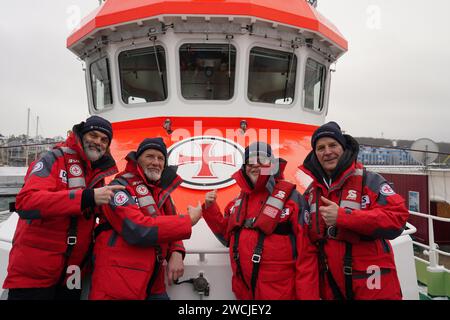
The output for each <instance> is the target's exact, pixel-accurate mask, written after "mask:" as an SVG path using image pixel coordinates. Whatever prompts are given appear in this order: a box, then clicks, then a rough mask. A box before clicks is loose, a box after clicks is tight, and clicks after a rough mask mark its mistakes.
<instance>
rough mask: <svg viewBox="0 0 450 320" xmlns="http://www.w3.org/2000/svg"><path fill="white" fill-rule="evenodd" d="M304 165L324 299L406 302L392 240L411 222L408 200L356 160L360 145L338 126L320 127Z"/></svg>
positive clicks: (310, 221) (310, 231) (302, 167)
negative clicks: (397, 300) (408, 220)
mask: <svg viewBox="0 0 450 320" xmlns="http://www.w3.org/2000/svg"><path fill="white" fill-rule="evenodd" d="M311 146H312V148H313V151H311V153H310V154H309V155H308V156H307V157H306V159H305V161H304V163H303V165H302V166H301V167H300V169H301V170H303V171H304V172H305V173H307V174H308V175H309V176H311V178H312V179H313V182H312V183H311V185H310V186H309V188H308V189H307V190H306V191H305V198H306V199H307V201H308V202H309V205H310V208H311V210H310V214H309V217H308V218H307V219H306V220H307V221H308V225H309V227H308V230H309V232H308V233H309V236H310V239H311V241H312V242H313V243H314V244H315V245H316V246H317V253H318V257H319V259H318V260H319V265H320V289H321V297H322V298H323V299H339V300H351V299H383V300H384V299H401V298H402V293H401V289H400V284H399V280H398V277H397V272H396V268H395V262H394V255H393V252H392V247H391V245H390V243H389V241H387V240H390V239H395V238H396V237H397V236H399V235H400V234H401V233H402V231H403V227H404V226H405V223H406V220H407V218H408V214H409V213H408V210H407V209H406V207H405V203H404V200H403V198H402V197H401V196H399V195H398V194H396V193H395V191H394V190H393V189H392V187H391V186H390V185H389V184H388V183H387V181H386V180H385V179H384V178H383V177H382V176H380V175H378V174H376V173H373V172H369V171H366V170H365V168H364V167H363V165H362V164H361V163H359V162H357V161H356V158H357V156H358V151H359V145H358V143H357V142H356V140H355V139H353V138H352V137H351V136H349V135H344V134H342V131H341V128H340V127H339V125H338V124H337V123H335V122H329V123H327V124H324V125H323V126H321V127H320V128H318V129H317V130H316V131H315V132H314V134H313V136H312V139H311Z"/></svg>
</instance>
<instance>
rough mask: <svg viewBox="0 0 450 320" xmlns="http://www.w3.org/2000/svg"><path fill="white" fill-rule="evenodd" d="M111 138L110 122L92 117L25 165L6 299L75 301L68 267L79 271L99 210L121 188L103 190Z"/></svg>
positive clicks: (110, 167)
mask: <svg viewBox="0 0 450 320" xmlns="http://www.w3.org/2000/svg"><path fill="white" fill-rule="evenodd" d="M112 135H113V134H112V127H111V124H110V123H109V121H107V120H105V119H103V118H101V117H98V116H92V117H90V118H88V119H87V120H86V122H81V123H80V124H78V125H75V126H74V127H73V130H72V132H71V133H70V135H69V136H68V138H67V140H66V141H65V142H63V143H61V144H59V145H58V146H56V147H55V148H53V149H52V150H51V151H49V152H47V153H46V154H45V155H44V156H43V157H42V158H40V159H39V160H37V161H35V162H33V163H32V164H31V165H30V167H29V169H28V172H27V175H26V177H25V184H24V186H23V188H22V189H21V190H20V192H19V194H18V195H17V198H16V211H17V213H18V214H19V216H20V219H19V221H18V224H17V228H16V232H15V235H14V239H13V247H12V249H11V252H10V256H9V265H8V275H7V277H6V279H5V282H4V283H3V288H5V289H9V294H8V299H10V300H21V299H26V300H30V299H39V300H43V299H79V298H80V292H81V290H80V288H76V287H75V288H68V286H67V281H65V279H66V277H67V274H66V270H67V267H68V266H72V267H73V266H77V267H78V268H82V264H83V261H86V257H87V253H88V248H89V246H90V244H91V241H92V231H93V228H94V223H95V215H96V213H97V211H96V210H97V208H98V206H100V205H103V204H106V203H108V202H109V199H110V197H112V194H113V190H116V189H118V188H120V189H122V188H123V187H122V186H113V187H109V186H104V178H105V177H107V176H109V175H112V174H114V173H117V168H116V164H115V161H114V159H113V158H112V157H111V155H110V153H109V145H110V143H111V139H112ZM69 270H70V269H69ZM70 289H71V290H70Z"/></svg>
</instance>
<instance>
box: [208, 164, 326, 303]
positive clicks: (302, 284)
mask: <svg viewBox="0 0 450 320" xmlns="http://www.w3.org/2000/svg"><path fill="white" fill-rule="evenodd" d="M233 179H235V180H236V182H237V184H238V185H239V186H240V187H241V190H242V191H241V194H240V195H239V196H238V197H237V198H236V199H235V200H233V201H231V202H230V203H229V204H228V205H227V206H226V209H225V213H224V215H222V214H221V212H220V208H219V207H218V206H217V204H213V205H211V206H210V207H208V208H205V206H204V205H203V217H204V219H205V220H206V222H207V224H208V225H209V227H210V228H211V230H212V231H213V233H214V234H215V235H216V237H217V238H218V239H219V240H220V241H221V242H222V243H223V244H224V245H225V246H229V247H230V261H231V266H232V270H233V277H232V289H233V292H234V294H235V295H236V298H237V299H240V300H250V299H257V300H263V299H265V300H269V299H270V300H280V299H284V300H292V299H318V298H319V287H318V277H317V276H318V275H317V270H314V269H313V267H314V266H315V267H317V262H315V260H316V259H317V258H316V255H315V248H314V246H313V245H312V244H311V243H310V241H309V239H308V238H307V234H306V233H305V232H304V229H303V215H304V213H305V211H306V205H307V203H306V202H305V201H304V199H303V197H302V196H301V195H300V194H299V193H298V192H297V191H296V190H294V191H293V192H292V193H291V195H290V198H289V200H287V202H285V205H284V208H283V211H282V212H283V213H282V214H281V218H280V220H279V222H278V225H288V226H289V228H290V232H289V234H287V235H286V234H277V233H276V232H274V233H272V234H270V235H266V236H265V238H264V242H263V249H262V254H261V260H260V266H259V273H258V276H257V278H256V287H255V294H254V295H253V293H252V288H251V283H252V274H253V272H254V263H253V262H252V257H253V254H254V252H255V247H256V246H257V243H258V238H259V236H260V234H261V233H262V232H261V231H259V230H258V229H255V228H248V227H243V228H233V229H232V230H230V225H231V224H234V223H235V221H236V220H237V219H238V220H241V221H242V220H245V221H251V220H250V219H252V218H257V217H258V216H259V215H260V212H261V210H262V208H263V206H264V205H265V203H266V201H267V199H268V197H269V196H270V195H271V192H272V190H273V188H274V186H275V185H276V182H277V180H278V178H277V179H276V178H275V176H264V175H261V176H260V178H259V179H258V181H257V183H256V185H255V186H254V187H253V186H252V185H251V182H250V181H249V180H248V178H247V177H246V175H245V173H244V171H243V169H241V170H239V171H238V172H236V173H235V174H234V175H233ZM237 230H240V232H239V240H238V246H237V254H236V253H235V252H234V251H235V248H234V247H235V241H236V234H237V232H236V231H237ZM235 258H238V259H235ZM239 265H240V268H239Z"/></svg>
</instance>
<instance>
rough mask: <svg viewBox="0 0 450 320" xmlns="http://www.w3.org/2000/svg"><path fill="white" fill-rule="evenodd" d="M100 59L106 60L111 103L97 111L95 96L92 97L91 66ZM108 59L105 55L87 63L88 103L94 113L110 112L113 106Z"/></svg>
mask: <svg viewBox="0 0 450 320" xmlns="http://www.w3.org/2000/svg"><path fill="white" fill-rule="evenodd" d="M102 59H106V62H107V63H106V68H107V72H108V78H109V85H110V95H111V103H110V104H105V105H104V106H103V108H102V109H98V108H97V106H96V102H95V95H94V87H93V81H92V80H93V79H92V66H93V65H94V64H95V63H97V62H98V61H100V60H102ZM110 60H111V59H110V58H109V57H108V56H107V55H103V56H100V57H98V58H96V59H93V60H92V61H91V62H89V64H88V66H89V67H88V72H89V76H88V85H89V86H88V87H89V93H90V101H91V103H92V110H93V111H94V112H95V113H102V112H104V111H106V110H110V109H112V108H113V106H114V92H113V90H114V86H113V79H112V73H111V65H110Z"/></svg>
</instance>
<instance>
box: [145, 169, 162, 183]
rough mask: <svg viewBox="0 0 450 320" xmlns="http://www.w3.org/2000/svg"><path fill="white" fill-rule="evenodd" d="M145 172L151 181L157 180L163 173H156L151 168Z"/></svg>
mask: <svg viewBox="0 0 450 320" xmlns="http://www.w3.org/2000/svg"><path fill="white" fill-rule="evenodd" d="M144 174H145V176H146V177H147V179H148V180H149V181H152V182H156V181H158V180H159V179H161V173H156V172H154V171H150V170H149V169H144Z"/></svg>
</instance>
